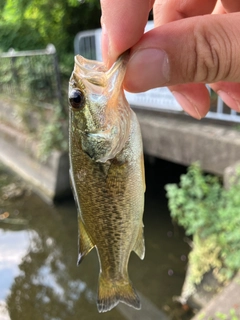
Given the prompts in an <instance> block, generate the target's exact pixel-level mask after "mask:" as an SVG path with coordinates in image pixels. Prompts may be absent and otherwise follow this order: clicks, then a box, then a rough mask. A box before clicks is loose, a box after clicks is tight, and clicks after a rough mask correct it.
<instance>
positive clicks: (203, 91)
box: [168, 83, 210, 120]
mask: <svg viewBox="0 0 240 320" xmlns="http://www.w3.org/2000/svg"><path fill="white" fill-rule="evenodd" d="M168 88H169V89H170V91H171V92H172V94H173V95H174V97H175V98H176V100H177V101H178V103H179V104H180V105H181V107H182V108H183V109H184V110H185V111H186V112H187V113H188V114H189V115H190V116H192V117H194V118H196V119H198V120H200V119H201V118H203V117H204V116H205V115H206V114H207V113H208V110H209V106H210V97H209V92H208V90H207V88H206V86H205V85H203V84H200V83H188V84H181V85H175V86H170V87H168Z"/></svg>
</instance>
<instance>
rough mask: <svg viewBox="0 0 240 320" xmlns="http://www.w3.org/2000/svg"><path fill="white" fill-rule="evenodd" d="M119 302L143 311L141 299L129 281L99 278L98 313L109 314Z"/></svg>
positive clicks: (101, 276)
mask: <svg viewBox="0 0 240 320" xmlns="http://www.w3.org/2000/svg"><path fill="white" fill-rule="evenodd" d="M119 302H122V303H125V304H127V305H129V306H130V307H133V308H135V309H138V310H139V309H141V303H140V299H139V297H138V295H137V293H136V291H135V289H134V288H133V286H132V284H131V282H130V281H129V279H121V280H113V279H110V278H108V277H104V276H103V275H102V273H100V276H99V288H98V301H97V308H98V312H100V313H102V312H107V311H110V310H111V309H113V308H114V307H115V306H116V305H118V303H119Z"/></svg>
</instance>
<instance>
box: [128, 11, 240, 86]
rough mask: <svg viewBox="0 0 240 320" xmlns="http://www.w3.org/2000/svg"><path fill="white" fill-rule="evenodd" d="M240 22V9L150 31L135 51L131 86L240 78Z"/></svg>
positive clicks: (132, 62)
mask: <svg viewBox="0 0 240 320" xmlns="http://www.w3.org/2000/svg"><path fill="white" fill-rule="evenodd" d="M239 21H240V13H229V14H224V15H205V16H198V17H193V18H186V19H183V20H179V21H174V22H170V23H167V24H165V25H162V26H160V27H157V28H155V29H153V30H151V31H149V32H148V33H146V34H145V35H144V36H143V37H142V38H141V40H140V41H139V42H138V43H137V44H136V45H135V46H134V47H133V48H132V50H131V56H130V60H129V63H128V68H127V72H126V76H125V80H124V86H125V89H126V90H128V91H132V92H140V91H146V90H148V89H151V88H155V87H161V86H171V85H176V84H184V83H189V82H193V83H214V82H217V81H231V82H240V72H239V70H240V54H239V51H240V37H239V34H240V23H239Z"/></svg>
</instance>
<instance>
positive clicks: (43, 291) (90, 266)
mask: <svg viewBox="0 0 240 320" xmlns="http://www.w3.org/2000/svg"><path fill="white" fill-rule="evenodd" d="M150 160H151V159H150ZM184 172H185V168H184V167H181V166H177V165H173V164H170V163H168V162H165V161H161V160H156V159H152V161H149V159H147V161H146V179H147V193H146V206H145V213H144V224H145V241H146V257H145V259H144V260H143V261H141V260H140V259H139V258H138V257H137V256H136V255H135V254H132V256H131V259H130V263H129V274H130V278H131V280H132V282H133V284H134V286H135V288H136V289H137V291H138V292H139V294H140V296H141V300H142V310H141V311H135V310H133V309H132V308H128V307H127V306H126V307H125V306H124V305H122V304H121V306H120V307H117V308H115V309H113V310H112V311H111V312H108V313H106V314H98V312H97V308H96V291H97V281H98V272H99V265H98V260H97V255H96V252H95V250H93V251H92V252H91V253H90V254H89V255H88V256H87V257H86V259H85V260H84V261H83V263H82V264H81V265H80V266H79V267H77V266H76V261H77V232H78V231H77V213H76V207H75V204H74V201H73V199H68V200H65V201H62V202H61V203H58V204H56V205H55V206H50V205H48V204H46V203H45V202H43V201H42V199H41V198H39V197H38V196H37V195H36V194H35V193H34V192H32V191H30V190H29V187H28V186H26V185H25V184H24V183H23V182H22V181H21V180H19V178H17V177H16V176H14V175H12V174H11V173H9V172H8V171H7V170H6V168H5V167H3V166H2V165H1V166H0V187H1V198H0V199H1V200H0V214H2V215H3V213H6V215H7V213H9V217H8V218H7V219H4V220H0V318H1V320H9V319H11V320H32V319H34V320H69V319H72V320H75V319H81V320H98V319H102V320H110V319H111V320H126V319H138V320H148V319H150V320H155V319H158V320H166V319H173V320H178V319H179V320H180V319H181V320H184V319H186V320H187V319H190V318H191V316H192V314H191V311H190V310H186V309H185V308H182V306H180V305H179V304H178V303H177V302H174V300H173V297H174V296H178V295H180V292H181V287H182V284H183V281H184V276H185V271H186V265H187V255H188V252H189V246H188V244H187V243H186V239H185V235H184V231H183V230H182V229H181V228H179V227H177V226H176V225H174V224H173V223H172V221H171V218H170V215H169V212H168V208H167V201H166V198H165V191H164V184H166V183H170V182H177V181H178V180H179V176H180V174H181V173H184Z"/></svg>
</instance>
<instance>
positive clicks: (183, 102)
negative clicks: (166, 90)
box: [172, 91, 202, 120]
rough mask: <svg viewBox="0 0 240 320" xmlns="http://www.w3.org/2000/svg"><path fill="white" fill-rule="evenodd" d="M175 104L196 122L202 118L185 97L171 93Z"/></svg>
mask: <svg viewBox="0 0 240 320" xmlns="http://www.w3.org/2000/svg"><path fill="white" fill-rule="evenodd" d="M172 94H173V95H174V97H175V99H176V100H177V102H178V103H179V104H180V105H181V107H182V108H183V109H184V110H185V111H186V112H187V113H188V114H189V115H190V116H192V117H194V118H195V119H197V120H200V119H202V116H201V115H200V113H199V110H198V108H197V106H196V105H195V104H194V103H192V102H191V101H190V100H189V99H188V98H187V97H186V96H185V95H183V94H182V93H180V92H177V91H172Z"/></svg>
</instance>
